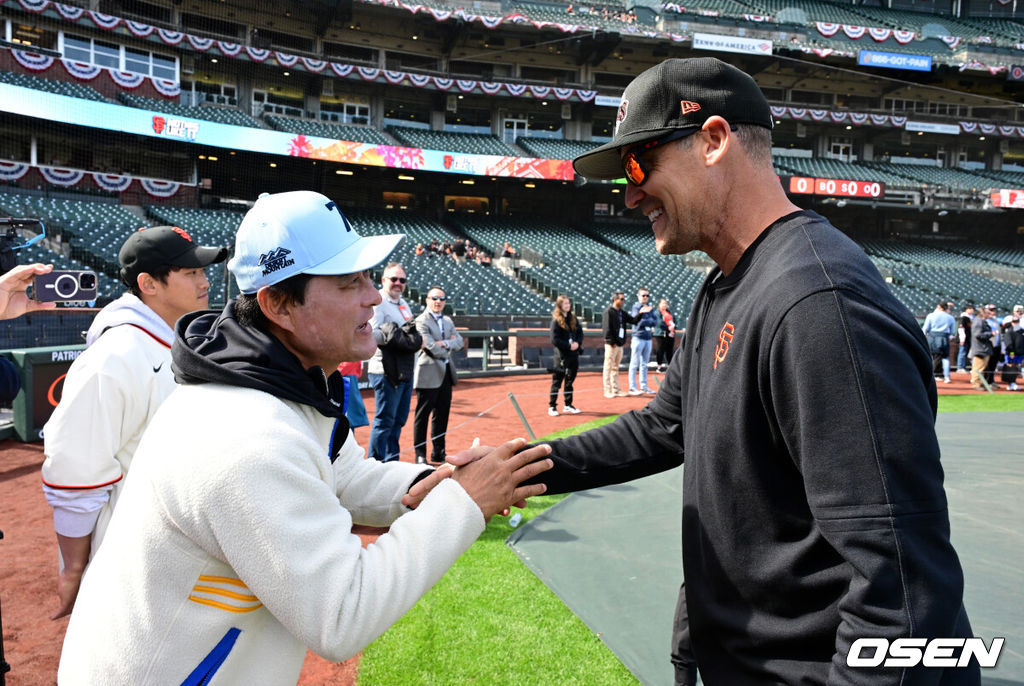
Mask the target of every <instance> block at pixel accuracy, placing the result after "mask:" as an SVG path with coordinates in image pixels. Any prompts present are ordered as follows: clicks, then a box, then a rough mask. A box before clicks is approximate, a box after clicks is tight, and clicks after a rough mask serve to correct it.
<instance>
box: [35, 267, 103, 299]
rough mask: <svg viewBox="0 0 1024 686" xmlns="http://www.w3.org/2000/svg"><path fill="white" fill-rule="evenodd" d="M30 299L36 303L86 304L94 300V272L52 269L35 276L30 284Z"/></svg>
mask: <svg viewBox="0 0 1024 686" xmlns="http://www.w3.org/2000/svg"><path fill="white" fill-rule="evenodd" d="M32 297H33V299H35V300H36V301H38V302H87V301H90V300H95V299H96V272H93V271H88V270H81V269H54V270H53V271H51V272H49V273H48V274H37V275H36V278H35V280H34V281H33V282H32Z"/></svg>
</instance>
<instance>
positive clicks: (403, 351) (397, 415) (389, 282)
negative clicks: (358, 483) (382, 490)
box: [366, 262, 422, 462]
mask: <svg viewBox="0 0 1024 686" xmlns="http://www.w3.org/2000/svg"><path fill="white" fill-rule="evenodd" d="M406 281H407V277H406V275H405V269H403V268H402V265H400V264H398V263H397V262H392V263H390V264H389V265H387V266H386V267H385V268H384V276H383V278H382V279H381V289H380V296H381V302H380V304H379V305H378V306H377V307H375V308H374V310H373V319H371V320H370V325H371V326H372V327H373V338H374V340H376V341H377V352H375V353H374V354H373V357H371V358H370V363H369V365H367V368H366V373H367V376H368V377H369V379H370V385H371V386H373V396H374V401H375V403H374V412H373V425H372V426H371V427H370V451H369V452H370V457H374V458H376V459H378V460H381V461H382V462H388V461H390V460H397V459H398V454H399V452H400V450H401V448H400V447H399V444H398V441H399V439H400V438H401V436H402V427H403V426H405V420H406V419H408V418H409V404H410V402H411V400H412V382H413V374H414V364H415V361H416V357H415V356H416V352H417V351H418V350H419V349H420V345H421V344H422V338H421V337H420V334H419V332H418V331H417V330H416V322H415V321H414V320H413V316H412V309H410V308H409V303H407V302H406V301H405V298H403V297H402V294H403V293H404V292H405V285H406Z"/></svg>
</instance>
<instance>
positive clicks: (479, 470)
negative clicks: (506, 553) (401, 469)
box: [402, 438, 554, 521]
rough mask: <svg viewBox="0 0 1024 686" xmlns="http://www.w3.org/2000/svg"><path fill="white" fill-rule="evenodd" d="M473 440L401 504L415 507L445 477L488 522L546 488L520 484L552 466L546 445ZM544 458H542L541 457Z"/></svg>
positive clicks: (406, 495)
mask: <svg viewBox="0 0 1024 686" xmlns="http://www.w3.org/2000/svg"><path fill="white" fill-rule="evenodd" d="M478 443H479V441H474V442H473V447H471V448H468V449H466V450H462V451H460V452H458V453H455V454H454V455H449V456H448V461H447V462H446V463H445V464H443V465H441V466H440V467H438V468H437V469H436V470H435V471H434V473H433V474H431V475H430V476H428V477H426V478H425V479H421V480H420V481H419V482H417V483H416V485H414V486H413V487H412V488H410V489H409V492H408V493H407V494H405V496H403V497H402V504H403V505H405V506H406V507H409V508H415V507H416V506H417V505H419V504H420V503H421V502H423V499H424V498H426V497H427V494H428V493H430V491H432V490H433V489H434V487H435V486H437V484H439V483H441V482H442V481H444V480H445V479H455V480H456V481H458V482H459V485H460V486H462V487H463V488H464V489H465V490H466V493H468V494H469V497H470V498H472V499H473V501H474V502H475V503H476V504H477V506H478V507H479V508H480V511H481V512H483V515H484V520H485V521H490V519H491V517H492V516H494V515H496V514H503V515H505V514H508V512H509V508H510V507H512V506H515V507H526V499H527V498H531V497H533V496H536V495H541V494H542V493H544V491H546V490H547V486H545V485H544V484H532V485H529V486H523V485H521V484H522V483H523V482H524V481H528V480H529V479H532V478H533V477H535V476H537V475H538V474H540V473H542V472H545V471H547V470H549V469H551V468H552V467H553V466H554V462H552V461H551V460H550V459H546V456H547V455H549V454H551V447H550V446H548V445H536V446H533V447H532V448H529V449H528V450H523V448H524V447H525V446H526V440H525V439H522V438H516V439H513V440H511V441H508V442H507V443H503V444H501V445H500V446H498V447H496V448H494V447H491V446H483V445H479V444H478ZM542 458H545V459H542Z"/></svg>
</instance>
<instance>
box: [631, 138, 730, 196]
mask: <svg viewBox="0 0 1024 686" xmlns="http://www.w3.org/2000/svg"><path fill="white" fill-rule="evenodd" d="M729 130H730V131H735V130H736V127H735V126H730V127H729ZM698 131H700V127H691V128H687V129H677V130H676V131H673V132H672V133H668V134H665V135H664V136H662V137H661V138H655V139H654V140H653V141H647V142H646V143H641V144H640V145H637V146H636V147H634V148H633V149H632V150H630V151H629V152H627V153H626V154H625V155H623V157H622V171H623V172H624V173H625V175H626V180H627V181H629V182H630V183H631V184H633V185H634V186H642V185H644V181H646V180H647V176H648V175H649V174H650V173H651V170H650V169H649V168H648V167H646V166H644V158H643V154H644V153H645V152H647V151H648V150H650V149H651V148H656V147H658V146H659V145H664V144H665V143H671V142H672V141H677V140H679V139H680V138H686V137H687V136H692V135H693V134H695V133H697V132H698Z"/></svg>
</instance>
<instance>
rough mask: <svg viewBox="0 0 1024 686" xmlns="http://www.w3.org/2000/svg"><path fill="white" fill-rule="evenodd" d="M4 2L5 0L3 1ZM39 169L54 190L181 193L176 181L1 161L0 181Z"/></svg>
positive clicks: (20, 177)
mask: <svg viewBox="0 0 1024 686" xmlns="http://www.w3.org/2000/svg"><path fill="white" fill-rule="evenodd" d="M0 2H2V0H0ZM33 168H34V169H36V170H37V171H38V172H39V174H40V176H42V177H43V179H45V180H46V182H47V183H50V184H52V185H54V186H61V187H63V188H68V187H70V186H77V185H79V184H81V183H82V182H83V181H84V180H85V179H86V177H88V178H90V179H92V181H93V183H95V184H96V186H97V187H98V188H102V189H103V190H105V191H107V192H109V193H124V192H125V191H127V190H128V189H129V188H131V186H132V183H133V182H134V181H138V182H139V185H140V186H142V188H143V189H144V190H145V191H146V192H147V193H149V194H150V195H152V196H153V197H156V198H170V197H173V196H174V195H176V194H177V193H178V191H180V190H181V187H182V185H183V184H181V183H178V182H176V181H163V180H160V179H142V178H137V177H133V176H125V175H121V174H103V173H101V172H86V171H83V170H81V169H59V168H57V167H44V166H35V167H34V166H33V165H31V164H26V163H24V162H11V161H8V160H0V181H18V180H19V179H22V178H24V177H25V175H26V174H27V173H28V172H29V170H30V169H33Z"/></svg>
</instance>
